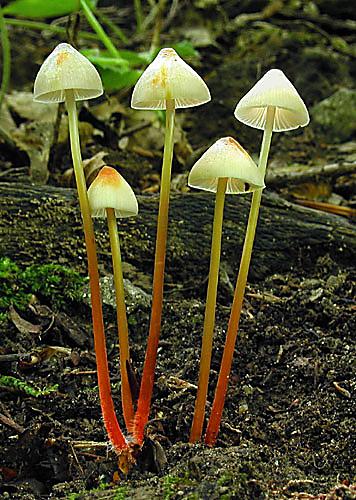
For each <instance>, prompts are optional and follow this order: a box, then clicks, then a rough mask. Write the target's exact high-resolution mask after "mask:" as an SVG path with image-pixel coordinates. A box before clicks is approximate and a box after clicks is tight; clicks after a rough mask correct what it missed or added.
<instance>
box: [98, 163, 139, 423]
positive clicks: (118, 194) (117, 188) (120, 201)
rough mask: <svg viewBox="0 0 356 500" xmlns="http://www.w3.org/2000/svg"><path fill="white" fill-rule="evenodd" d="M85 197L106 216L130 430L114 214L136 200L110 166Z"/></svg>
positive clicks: (131, 210) (126, 211)
mask: <svg viewBox="0 0 356 500" xmlns="http://www.w3.org/2000/svg"><path fill="white" fill-rule="evenodd" d="M88 198H89V204H90V208H91V212H92V217H101V218H105V217H106V218H107V221H108V228H109V237H110V246H111V255H112V261H113V270H114V285H115V294H116V314H117V327H118V332H119V346H120V373H121V398H122V410H123V415H124V419H125V424H126V428H127V429H128V430H131V428H132V425H133V421H134V409H133V404H132V395H131V390H130V384H129V379H128V374H127V363H128V362H129V360H130V350H129V330H128V325H127V316H126V305H125V290H124V280H123V275H122V263H121V251H120V240H119V234H118V231H117V223H116V217H118V218H123V217H131V216H133V215H137V213H138V206H137V200H136V196H135V194H134V192H133V191H132V189H131V187H130V185H129V184H128V183H127V182H126V181H125V179H124V178H123V177H122V176H121V175H120V174H119V173H118V172H117V171H116V170H115V169H114V168H112V167H108V166H105V167H103V168H102V169H101V170H100V172H99V174H98V175H97V177H96V178H95V179H94V181H93V182H92V184H91V185H90V187H89V189H88Z"/></svg>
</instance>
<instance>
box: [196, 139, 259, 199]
mask: <svg viewBox="0 0 356 500" xmlns="http://www.w3.org/2000/svg"><path fill="white" fill-rule="evenodd" d="M222 177H227V178H228V181H227V186H226V193H228V194H238V193H250V192H252V191H255V190H256V189H261V188H264V187H265V184H264V179H263V175H262V174H261V171H260V170H259V169H258V167H257V165H256V163H255V162H254V161H253V160H252V158H251V157H250V155H249V154H248V153H247V152H246V151H245V150H244V148H243V147H242V146H240V144H239V143H238V142H237V141H235V139H233V138H232V137H223V138H222V139H219V140H218V141H216V142H215V143H214V144H213V145H212V146H211V147H210V148H209V149H208V150H207V151H206V152H205V153H204V154H203V156H202V157H201V158H200V159H199V160H198V161H197V162H196V163H195V164H194V165H193V167H192V169H191V171H190V174H189V177H188V184H189V186H191V187H195V188H198V189H203V190H205V191H213V192H214V193H216V191H217V187H218V180H219V178H222Z"/></svg>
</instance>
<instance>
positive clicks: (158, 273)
mask: <svg viewBox="0 0 356 500" xmlns="http://www.w3.org/2000/svg"><path fill="white" fill-rule="evenodd" d="M174 115H175V107H174V99H167V105H166V133H165V140H164V153H163V165H162V176H161V193H160V200H159V211H158V221H157V236H156V255H155V263H154V273H153V287H152V309H151V321H150V331H149V335H148V341H147V348H146V356H145V363H144V366H143V373H142V380H141V387H140V395H139V399H138V404H137V411H136V415H135V429H134V436H135V438H136V440H137V441H138V443H140V444H141V443H142V441H143V435H144V428H145V425H146V423H147V420H148V416H149V413H150V405H151V397H152V390H153V381H154V372H155V368H156V359H157V348H158V341H159V335H160V330H161V318H162V304H163V282H164V266H165V257H166V243H167V228H168V208H169V192H170V183H171V168H172V157H173V130H174Z"/></svg>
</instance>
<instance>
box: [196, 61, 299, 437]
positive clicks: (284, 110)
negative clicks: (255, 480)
mask: <svg viewBox="0 0 356 500" xmlns="http://www.w3.org/2000/svg"><path fill="white" fill-rule="evenodd" d="M235 116H236V118H237V119H238V120H240V121H241V122H243V123H245V124H246V125H250V126H251V127H254V128H257V129H260V130H263V131H264V132H263V139H262V145H261V151H260V158H259V164H258V168H259V170H260V172H261V175H263V176H264V174H265V171H266V166H267V159H268V153H269V148H270V144H271V138H272V131H274V132H283V131H287V130H293V129H296V128H298V127H305V126H306V125H308V123H309V114H308V110H307V108H306V106H305V104H304V102H303V101H302V99H301V97H300V96H299V94H298V92H297V90H296V89H295V87H294V86H293V85H292V84H291V82H290V81H289V80H288V78H287V77H286V76H285V75H284V73H283V72H282V71H281V70H279V69H271V70H270V71H268V72H267V73H266V74H265V75H264V76H263V77H262V78H261V80H259V81H258V82H257V83H256V84H255V86H254V87H252V89H251V90H250V91H249V92H248V93H247V94H246V95H245V96H244V97H243V98H242V99H241V100H240V101H239V103H238V104H237V106H236V109H235ZM261 198H262V190H261V189H259V190H257V191H255V192H254V193H253V196H252V203H251V208H250V215H249V219H248V225H247V230H246V235H245V242H244V246H243V251H242V256H241V262H240V269H239V274H238V277H237V282H236V287H235V293H234V299H233V303H232V307H231V313H230V319H229V325H228V329H227V333H226V341H225V347H224V352H223V357H222V361H221V366H220V372H219V377H218V382H217V386H216V390H215V397H214V402H213V406H212V410H211V415H210V419H209V422H208V426H207V431H206V435H205V442H206V444H208V445H210V446H212V445H213V444H214V443H215V441H216V437H217V434H218V432H219V426H220V421H221V416H222V411H223V408H224V403H225V396H226V390H227V385H228V381H229V376H230V371H231V364H232V358H233V354H234V348H235V343H236V337H237V333H238V327H239V321H240V315H241V309H242V303H243V298H244V293H245V287H246V282H247V276H248V270H249V266H250V261H251V254H252V248H253V242H254V238H255V232H256V226H257V220H258V214H259V208H260V204H261Z"/></svg>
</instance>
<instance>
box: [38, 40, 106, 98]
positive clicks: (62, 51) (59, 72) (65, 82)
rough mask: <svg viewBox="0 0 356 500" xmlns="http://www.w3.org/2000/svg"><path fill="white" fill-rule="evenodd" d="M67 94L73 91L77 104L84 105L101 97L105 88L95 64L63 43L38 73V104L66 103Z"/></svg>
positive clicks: (51, 54)
mask: <svg viewBox="0 0 356 500" xmlns="http://www.w3.org/2000/svg"><path fill="white" fill-rule="evenodd" d="M65 90H73V92H74V98H75V100H76V101H83V100H85V99H92V98H94V97H98V96H99V95H101V94H102V93H103V86H102V83H101V79H100V76H99V73H98V72H97V70H96V69H95V67H94V66H93V65H92V63H91V62H90V61H89V60H88V59H87V58H86V57H84V56H83V55H82V54H81V53H80V52H78V51H77V50H76V49H75V48H74V47H72V46H71V45H69V44H68V43H60V44H59V45H57V47H56V48H55V49H54V50H53V52H51V53H50V55H49V56H48V57H47V59H46V60H45V61H44V63H43V64H42V66H41V68H40V70H39V72H38V73H37V76H36V80H35V85H34V90H33V94H34V100H35V101H39V102H63V101H64V100H65Z"/></svg>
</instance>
